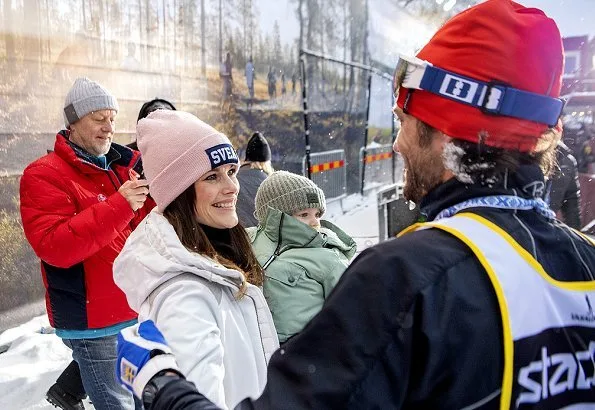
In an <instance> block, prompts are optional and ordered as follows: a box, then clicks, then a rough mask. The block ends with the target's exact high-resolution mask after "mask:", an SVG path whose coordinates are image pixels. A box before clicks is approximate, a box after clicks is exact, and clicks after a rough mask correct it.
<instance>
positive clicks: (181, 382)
mask: <svg viewBox="0 0 595 410" xmlns="http://www.w3.org/2000/svg"><path fill="white" fill-rule="evenodd" d="M245 409H246V410H248V408H245ZM148 410H221V409H220V408H219V407H217V406H216V405H215V404H213V403H211V402H210V401H209V399H207V398H206V397H205V396H203V395H202V394H200V393H199V392H198V391H197V390H196V386H195V385H194V383H191V382H189V381H187V380H185V379H178V380H174V381H172V382H169V383H167V384H166V385H165V386H164V387H163V388H162V389H161V390H159V392H158V393H157V395H156V396H155V400H154V401H153V405H152V406H151V408H150V409H148Z"/></svg>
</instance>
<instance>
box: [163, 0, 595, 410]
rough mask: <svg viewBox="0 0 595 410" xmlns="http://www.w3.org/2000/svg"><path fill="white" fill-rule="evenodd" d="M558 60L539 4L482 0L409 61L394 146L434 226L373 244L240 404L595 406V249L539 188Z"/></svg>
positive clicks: (554, 128)
mask: <svg viewBox="0 0 595 410" xmlns="http://www.w3.org/2000/svg"><path fill="white" fill-rule="evenodd" d="M563 58H564V55H563V50H562V41H561V38H560V33H559V31H558V28H557V27H556V24H555V22H554V21H553V20H551V19H550V18H548V17H547V16H546V15H545V14H544V13H543V12H542V11H541V10H538V9H535V8H525V7H523V6H521V5H519V4H517V3H514V2H512V1H510V0H488V1H486V2H484V3H481V4H479V5H478V6H475V7H472V8H469V9H467V10H466V11H464V12H462V13H460V14H459V15H457V16H455V17H454V18H453V19H451V20H450V21H448V22H447V23H446V24H445V25H444V26H443V27H442V28H440V29H439V30H438V32H437V33H436V34H435V35H434V37H433V38H432V39H431V40H430V41H429V43H428V44H427V45H426V46H425V47H424V48H423V49H422V50H421V51H420V52H419V53H418V55H417V56H416V58H401V59H400V61H399V64H398V67H397V70H396V72H395V82H394V91H395V94H396V96H397V103H396V105H395V107H394V112H395V115H396V116H397V117H398V119H399V120H400V122H401V129H400V132H399V136H398V140H397V142H396V144H395V150H397V151H399V152H400V153H401V154H402V155H403V158H404V160H405V164H406V168H407V170H406V177H405V187H404V193H405V196H406V197H407V198H408V199H410V200H412V201H414V202H415V203H417V204H418V206H420V208H421V212H422V214H423V215H424V216H425V220H426V221H427V222H425V223H420V224H417V225H414V226H413V227H410V228H408V229H406V230H405V231H404V232H402V233H401V234H400V235H399V237H398V238H397V239H395V240H392V241H388V242H384V243H382V244H380V245H378V246H375V247H373V248H370V249H367V250H365V251H364V252H362V254H361V255H360V256H359V257H358V258H357V259H356V260H355V261H354V262H353V263H352V264H351V266H350V267H349V268H348V269H347V271H346V272H345V273H344V274H343V276H342V278H341V280H340V281H339V283H338V284H337V287H336V288H335V289H334V291H333V293H332V294H331V295H330V296H329V297H328V299H327V300H326V303H325V305H324V308H323V309H322V311H321V312H320V313H319V314H318V315H317V316H316V317H315V318H314V319H313V320H312V321H311V322H310V323H309V324H308V325H307V326H306V328H305V329H304V330H303V332H302V333H300V334H299V335H297V336H296V337H294V338H293V339H291V340H289V341H288V342H287V343H286V344H285V345H284V346H283V349H282V351H280V352H278V353H277V354H275V355H273V357H272V358H271V362H270V364H269V370H268V382H267V388H266V389H265V391H264V393H263V395H262V396H261V397H260V398H259V399H257V400H256V401H250V400H247V401H245V402H244V403H243V404H242V406H243V407H241V408H242V409H248V408H258V409H264V408H267V409H268V408H292V409H306V408H308V409H331V408H332V409H405V408H407V409H463V408H464V409H479V408H481V409H509V408H518V409H525V408H531V409H537V408H539V409H545V408H548V409H549V408H562V407H567V406H568V407H569V408H570V407H572V408H586V407H589V408H591V407H593V406H595V389H594V388H593V385H594V382H593V381H594V380H595V374H594V373H595V371H594V370H595V368H594V366H593V354H594V352H595V312H594V311H593V308H592V307H593V305H592V303H595V279H594V278H595V247H594V244H593V242H592V241H591V240H590V239H589V238H587V237H585V236H582V235H581V234H580V233H578V232H575V231H573V230H572V229H570V228H569V227H567V226H566V225H564V224H563V223H561V222H559V221H558V220H556V219H555V215H554V213H553V212H552V211H551V210H550V209H549V207H548V205H547V204H546V203H545V202H544V201H543V200H542V199H541V198H542V195H543V190H544V188H545V183H544V175H548V173H549V172H550V171H551V169H552V167H553V165H554V164H553V162H552V161H553V159H554V157H555V149H556V143H557V141H558V140H559V138H560V127H559V125H558V118H559V116H560V113H561V110H562V106H563V102H562V101H561V100H560V99H559V98H558V96H559V92H560V77H561V74H562V73H563ZM183 383H184V382H183V381H178V382H177V384H176V383H175V382H172V383H171V384H169V385H168V386H165V388H164V389H163V391H162V392H161V397H162V400H163V401H161V402H160V401H159V400H158V401H156V402H155V407H153V408H155V409H157V408H160V407H158V404H159V403H166V402H167V400H171V398H172V397H173V396H174V395H176V394H177V395H178V396H179V395H180V392H181V390H182V388H183ZM194 395H195V396H194V400H195V403H199V401H200V400H201V396H200V395H199V394H198V393H194ZM184 397H185V399H186V403H190V402H191V401H190V396H189V395H186V396H184ZM163 408H165V407H163ZM167 408H170V409H173V408H176V409H179V408H193V409H194V408H196V409H198V408H207V407H204V406H201V405H199V404H196V405H194V406H190V405H188V406H186V407H183V406H178V407H175V406H174V407H167Z"/></svg>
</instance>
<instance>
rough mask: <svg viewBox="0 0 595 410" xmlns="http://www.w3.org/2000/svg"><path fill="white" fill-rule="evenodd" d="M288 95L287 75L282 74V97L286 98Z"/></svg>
mask: <svg viewBox="0 0 595 410" xmlns="http://www.w3.org/2000/svg"><path fill="white" fill-rule="evenodd" d="M286 93H287V82H286V81H285V73H284V72H281V96H282V97H285V94H286Z"/></svg>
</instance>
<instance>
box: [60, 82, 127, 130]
mask: <svg viewBox="0 0 595 410" xmlns="http://www.w3.org/2000/svg"><path fill="white" fill-rule="evenodd" d="M118 109H119V107H118V100H116V97H114V96H113V95H112V94H111V93H110V92H109V91H108V90H106V89H105V88H104V87H102V86H101V85H100V84H99V83H96V82H95V81H92V80H89V79H88V78H86V77H79V78H77V79H76V80H75V81H74V84H73V85H72V88H70V91H68V94H66V101H64V123H65V124H66V127H69V126H70V125H71V124H72V123H75V122H77V121H78V120H80V119H81V118H83V117H84V116H85V115H87V114H89V113H90V112H92V111H99V110H114V111H118Z"/></svg>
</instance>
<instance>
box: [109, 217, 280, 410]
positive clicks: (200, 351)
mask: <svg viewBox="0 0 595 410" xmlns="http://www.w3.org/2000/svg"><path fill="white" fill-rule="evenodd" d="M114 280H115V282H116V284H117V285H118V286H119V287H120V288H121V289H122V290H123V291H124V293H126V297H127V299H128V304H129V305H130V307H131V308H132V309H134V310H135V311H136V312H138V314H139V321H144V320H147V319H152V320H153V321H155V323H156V324H157V327H158V328H159V329H160V330H161V332H162V333H163V334H164V335H165V338H166V340H167V341H168V343H169V345H170V346H171V348H172V350H173V352H174V354H175V356H176V359H177V361H178V365H179V366H180V370H181V371H182V372H183V373H184V374H185V375H186V377H187V379H188V380H189V381H192V382H193V383H195V384H196V387H197V388H198V390H199V391H200V392H201V393H203V394H204V395H205V396H206V397H207V398H209V399H210V400H211V401H213V402H214V403H216V404H217V405H218V406H220V407H222V408H224V409H231V408H233V407H235V405H236V404H237V403H239V402H240V401H241V400H242V399H244V398H246V397H253V398H256V397H258V396H260V394H261V393H262V391H263V389H264V387H265V384H266V374H267V363H268V361H269V358H270V356H271V354H272V353H273V352H274V351H275V350H276V349H277V348H278V347H279V342H278V340H277V333H276V331H275V327H274V325H273V319H272V316H271V313H270V311H269V308H268V306H267V303H266V301H265V299H264V296H263V295H262V292H261V290H260V289H259V288H258V287H256V286H253V285H248V290H247V292H246V295H245V296H244V297H242V298H241V299H239V300H238V299H236V297H235V296H236V294H237V292H238V289H239V284H240V283H241V281H242V274H241V273H240V272H238V271H236V270H232V269H227V268H225V267H223V266H222V265H220V264H219V263H217V262H215V261H214V260H212V259H210V258H207V257H205V256H202V255H199V254H197V253H193V252H189V251H188V250H187V249H186V248H185V247H184V246H183V245H182V243H181V242H180V240H179V239H178V236H177V235H176V233H175V231H174V228H173V227H172V226H171V224H170V223H169V222H168V221H167V219H165V217H164V216H163V215H162V214H160V213H158V212H157V211H156V209H154V210H153V211H152V212H151V213H150V214H149V215H148V216H147V217H146V218H145V219H144V220H143V221H142V222H141V224H140V225H139V226H138V227H137V228H136V230H135V231H134V232H133V233H132V234H131V235H130V236H129V237H128V240H127V241H126V244H125V246H124V249H122V252H121V253H120V255H119V256H118V257H117V258H116V260H115V262H114Z"/></svg>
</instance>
